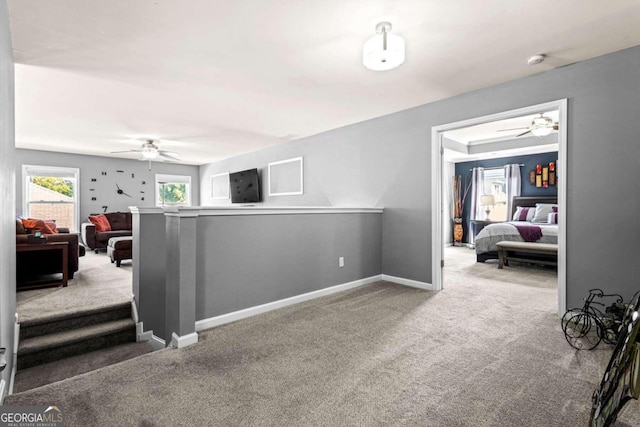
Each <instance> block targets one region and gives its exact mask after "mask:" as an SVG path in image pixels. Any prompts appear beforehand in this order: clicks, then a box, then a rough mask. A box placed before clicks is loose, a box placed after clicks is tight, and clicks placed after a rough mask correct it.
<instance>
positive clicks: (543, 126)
mask: <svg viewBox="0 0 640 427" xmlns="http://www.w3.org/2000/svg"><path fill="white" fill-rule="evenodd" d="M551 131H553V121H552V120H551V119H550V118H549V117H545V116H543V115H542V114H540V117H536V118H534V119H533V121H532V122H531V133H532V134H534V135H535V136H539V137H543V136H547V135H549V134H550V133H551Z"/></svg>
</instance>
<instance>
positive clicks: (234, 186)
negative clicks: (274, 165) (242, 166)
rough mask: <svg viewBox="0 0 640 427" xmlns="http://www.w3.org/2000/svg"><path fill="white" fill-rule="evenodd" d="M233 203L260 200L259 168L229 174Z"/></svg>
mask: <svg viewBox="0 0 640 427" xmlns="http://www.w3.org/2000/svg"><path fill="white" fill-rule="evenodd" d="M229 186H230V190H231V203H256V202H259V201H260V178H259V177H258V169H248V170H246V171H240V172H233V173H230V174H229Z"/></svg>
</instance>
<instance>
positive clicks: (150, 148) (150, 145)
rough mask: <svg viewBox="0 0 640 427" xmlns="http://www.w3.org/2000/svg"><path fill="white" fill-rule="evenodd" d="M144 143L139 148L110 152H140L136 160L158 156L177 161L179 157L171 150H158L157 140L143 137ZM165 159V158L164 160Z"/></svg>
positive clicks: (151, 158)
mask: <svg viewBox="0 0 640 427" xmlns="http://www.w3.org/2000/svg"><path fill="white" fill-rule="evenodd" d="M143 141H144V143H143V144H142V147H141V149H140V150H125V151H112V152H111V154H119V153H140V157H139V158H138V160H140V161H146V160H148V161H151V160H153V159H155V158H158V157H164V158H165V159H168V161H172V162H179V161H180V158H179V157H178V153H174V152H171V151H166V150H160V149H159V148H158V141H155V140H153V139H144V140H143ZM165 161H167V160H165Z"/></svg>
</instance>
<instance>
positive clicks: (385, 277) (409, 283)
mask: <svg viewBox="0 0 640 427" xmlns="http://www.w3.org/2000/svg"><path fill="white" fill-rule="evenodd" d="M382 280H384V281H385V282H392V283H396V284H398V285H404V286H410V287H412V288H418V289H424V290H425V291H433V290H434V289H433V285H432V284H431V283H427V282H418V281H417V280H411V279H404V278H402V277H395V276H389V275H388V274H383V275H382Z"/></svg>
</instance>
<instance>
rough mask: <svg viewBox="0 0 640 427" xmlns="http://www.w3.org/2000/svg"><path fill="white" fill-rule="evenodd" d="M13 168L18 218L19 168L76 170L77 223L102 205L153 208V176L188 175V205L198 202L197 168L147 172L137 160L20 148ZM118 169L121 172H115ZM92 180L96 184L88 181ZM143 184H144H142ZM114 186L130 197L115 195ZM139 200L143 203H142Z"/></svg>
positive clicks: (161, 167) (160, 165) (168, 166)
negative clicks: (77, 174)
mask: <svg viewBox="0 0 640 427" xmlns="http://www.w3.org/2000/svg"><path fill="white" fill-rule="evenodd" d="M15 165H16V166H15V167H16V176H17V180H16V209H17V211H16V213H17V214H18V215H24V213H23V206H22V203H23V188H22V187H23V181H22V165H37V166H58V167H69V168H79V169H80V224H82V223H83V222H86V221H87V216H89V214H93V213H101V212H103V208H102V206H107V212H116V211H120V212H128V211H129V207H130V206H139V207H151V206H154V205H155V193H154V185H155V175H156V174H170V175H188V176H190V177H191V203H192V204H193V205H198V204H199V203H200V198H199V195H200V178H199V173H198V166H191V165H179V164H175V163H165V162H152V163H151V170H149V163H148V162H140V161H137V160H131V159H116V158H112V157H101V156H87V155H82V154H69V153H57V152H53V151H39V150H24V149H17V150H16V159H15ZM118 170H121V171H123V172H118ZM103 172H106V175H102V173H103ZM132 174H133V175H134V176H133V177H132ZM92 178H94V179H96V181H95V182H92V181H91V179H92ZM143 181H144V182H145V184H142V182H143ZM116 184H117V185H119V186H120V188H122V190H123V191H124V192H125V193H127V194H129V195H131V196H132V197H127V196H124V195H121V194H118V193H116V191H117V187H116ZM91 189H93V191H91ZM142 191H144V193H142ZM92 197H95V198H96V200H95V201H93V200H91V199H92ZM143 197H144V200H142V198H143ZM78 231H79V230H78Z"/></svg>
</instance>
